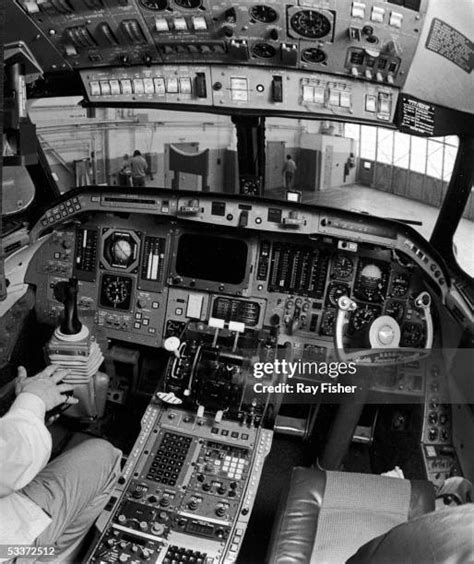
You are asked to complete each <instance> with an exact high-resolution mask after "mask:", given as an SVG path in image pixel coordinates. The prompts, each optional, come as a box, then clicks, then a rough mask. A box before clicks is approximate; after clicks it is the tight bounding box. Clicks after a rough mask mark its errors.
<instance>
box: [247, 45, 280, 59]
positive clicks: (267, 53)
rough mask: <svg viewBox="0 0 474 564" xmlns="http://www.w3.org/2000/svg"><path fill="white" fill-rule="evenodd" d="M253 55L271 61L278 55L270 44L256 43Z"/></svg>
mask: <svg viewBox="0 0 474 564" xmlns="http://www.w3.org/2000/svg"><path fill="white" fill-rule="evenodd" d="M252 52H253V54H254V55H255V56H256V57H260V58H261V59H270V58H271V57H274V56H275V55H276V49H275V47H273V46H272V45H269V44H268V43H256V44H255V45H254V46H253V49H252Z"/></svg>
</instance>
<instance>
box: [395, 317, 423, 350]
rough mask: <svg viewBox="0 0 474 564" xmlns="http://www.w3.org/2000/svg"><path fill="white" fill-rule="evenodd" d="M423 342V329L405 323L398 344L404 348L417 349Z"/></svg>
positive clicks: (419, 326)
mask: <svg viewBox="0 0 474 564" xmlns="http://www.w3.org/2000/svg"><path fill="white" fill-rule="evenodd" d="M422 340H423V327H422V326H421V325H418V323H405V324H404V325H403V328H402V337H401V339H400V342H401V344H402V346H404V347H418V346H420V345H421V342H422Z"/></svg>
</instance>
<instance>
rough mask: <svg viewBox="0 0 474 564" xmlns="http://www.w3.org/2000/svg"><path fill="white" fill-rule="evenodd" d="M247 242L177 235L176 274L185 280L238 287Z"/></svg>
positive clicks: (199, 235) (205, 236) (244, 263)
mask: <svg viewBox="0 0 474 564" xmlns="http://www.w3.org/2000/svg"><path fill="white" fill-rule="evenodd" d="M246 265H247V243H246V242H245V241H240V240H238V239H228V238H225V237H216V236H213V235H201V234H197V233H185V234H183V235H181V237H180V239H179V244H178V253H177V257H176V273H177V274H179V275H180V276H186V277H187V278H196V279H199V280H209V281H211V282H222V283H223V284H240V283H241V282H243V280H244V279H245V270H246Z"/></svg>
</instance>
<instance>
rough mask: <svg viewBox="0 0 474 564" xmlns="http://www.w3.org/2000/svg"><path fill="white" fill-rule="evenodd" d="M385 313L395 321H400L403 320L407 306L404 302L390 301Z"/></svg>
mask: <svg viewBox="0 0 474 564" xmlns="http://www.w3.org/2000/svg"><path fill="white" fill-rule="evenodd" d="M385 313H386V315H389V316H390V317H393V319H395V321H398V323H400V321H401V320H402V319H403V315H404V313H405V306H404V305H403V304H402V302H397V301H396V300H390V301H388V302H387V304H386V306H385Z"/></svg>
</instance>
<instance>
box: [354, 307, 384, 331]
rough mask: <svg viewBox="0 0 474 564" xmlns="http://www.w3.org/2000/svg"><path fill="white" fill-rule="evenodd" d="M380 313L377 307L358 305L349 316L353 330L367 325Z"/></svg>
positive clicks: (358, 329)
mask: <svg viewBox="0 0 474 564" xmlns="http://www.w3.org/2000/svg"><path fill="white" fill-rule="evenodd" d="M379 314H380V310H379V308H377V307H374V306H370V305H364V306H362V307H358V308H357V309H356V310H355V311H354V313H353V314H352V316H351V326H352V329H353V330H354V331H360V330H361V329H364V328H365V327H368V326H369V325H370V324H371V323H372V322H373V321H374V320H375V319H376V318H377V317H378V316H379Z"/></svg>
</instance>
